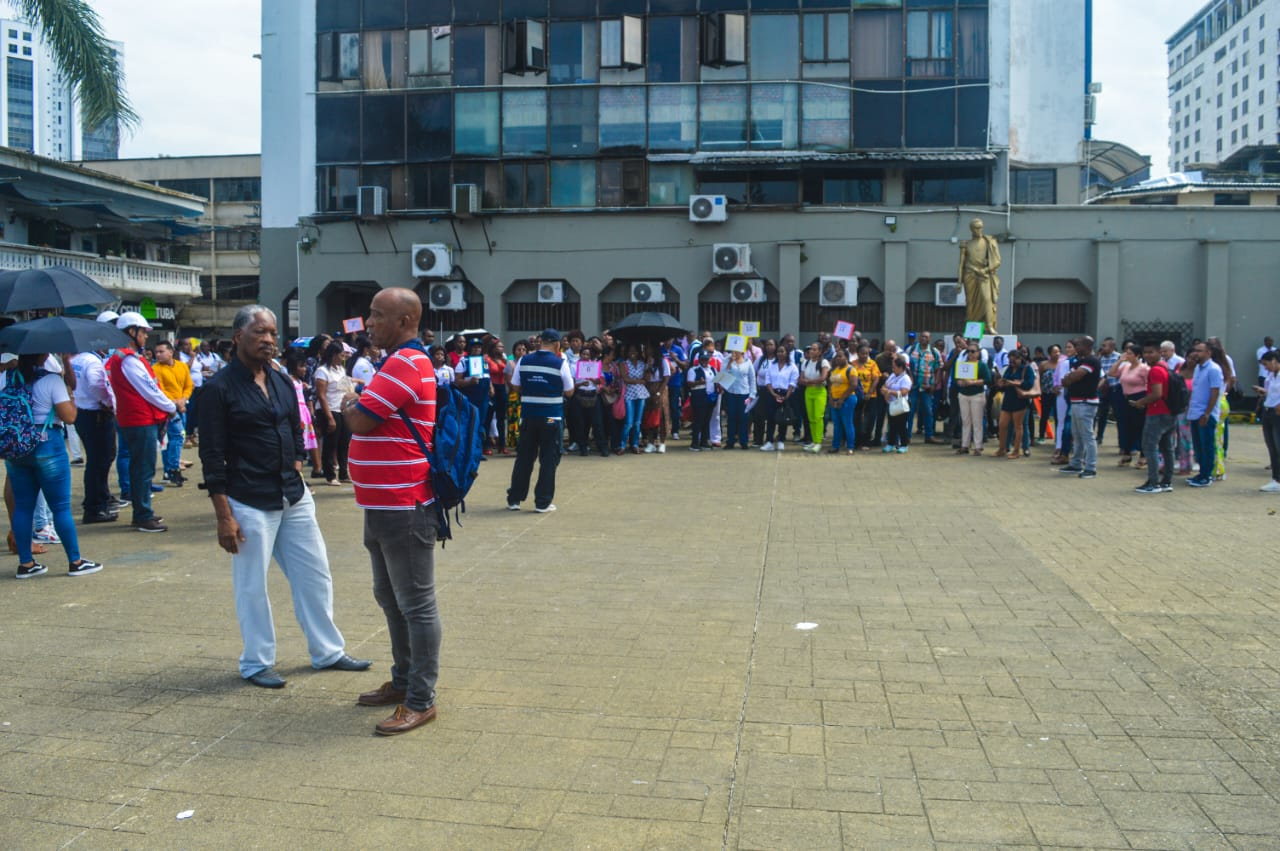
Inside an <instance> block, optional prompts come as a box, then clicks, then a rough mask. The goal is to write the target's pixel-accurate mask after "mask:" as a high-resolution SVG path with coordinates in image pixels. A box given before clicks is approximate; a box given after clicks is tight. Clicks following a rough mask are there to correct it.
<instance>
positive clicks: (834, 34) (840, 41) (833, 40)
mask: <svg viewBox="0 0 1280 851" xmlns="http://www.w3.org/2000/svg"><path fill="white" fill-rule="evenodd" d="M827 59H828V60H829V61H831V62H848V61H849V13H848V12H839V13H832V14H830V15H827Z"/></svg>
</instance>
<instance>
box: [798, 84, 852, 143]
mask: <svg viewBox="0 0 1280 851" xmlns="http://www.w3.org/2000/svg"><path fill="white" fill-rule="evenodd" d="M801 109H802V115H803V118H802V119H801V122H800V143H801V146H802V147H804V148H805V149H806V150H810V151H846V150H848V149H849V93H848V92H846V91H842V90H840V89H836V88H831V87H829V86H805V87H804V92H803V103H802V105H801Z"/></svg>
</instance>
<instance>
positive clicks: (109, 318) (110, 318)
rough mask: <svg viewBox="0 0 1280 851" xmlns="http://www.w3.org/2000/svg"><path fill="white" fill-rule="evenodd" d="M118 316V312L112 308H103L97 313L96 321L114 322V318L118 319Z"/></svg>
mask: <svg viewBox="0 0 1280 851" xmlns="http://www.w3.org/2000/svg"><path fill="white" fill-rule="evenodd" d="M119 317H120V314H118V313H116V312H115V311H114V310H104V311H102V312H101V313H99V314H98V321H99V322H111V323H113V324H114V323H115V321H116V319H118V318H119Z"/></svg>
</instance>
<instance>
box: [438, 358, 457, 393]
mask: <svg viewBox="0 0 1280 851" xmlns="http://www.w3.org/2000/svg"><path fill="white" fill-rule="evenodd" d="M452 383H453V367H451V366H449V364H447V363H446V364H445V365H443V366H437V367H436V385H437V386H440V387H444V386H446V385H448V384H452Z"/></svg>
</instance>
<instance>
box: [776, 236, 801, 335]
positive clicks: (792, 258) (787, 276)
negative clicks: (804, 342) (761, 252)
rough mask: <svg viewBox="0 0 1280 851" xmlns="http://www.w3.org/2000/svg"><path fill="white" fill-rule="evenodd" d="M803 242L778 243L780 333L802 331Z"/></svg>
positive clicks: (797, 332)
mask: <svg viewBox="0 0 1280 851" xmlns="http://www.w3.org/2000/svg"><path fill="white" fill-rule="evenodd" d="M803 248H804V243H803V242H780V243H778V329H777V330H778V333H779V334H799V333H800V290H801V289H802V288H803V286H804V285H803V283H802V282H801V280H800V251H801V249H803Z"/></svg>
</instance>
